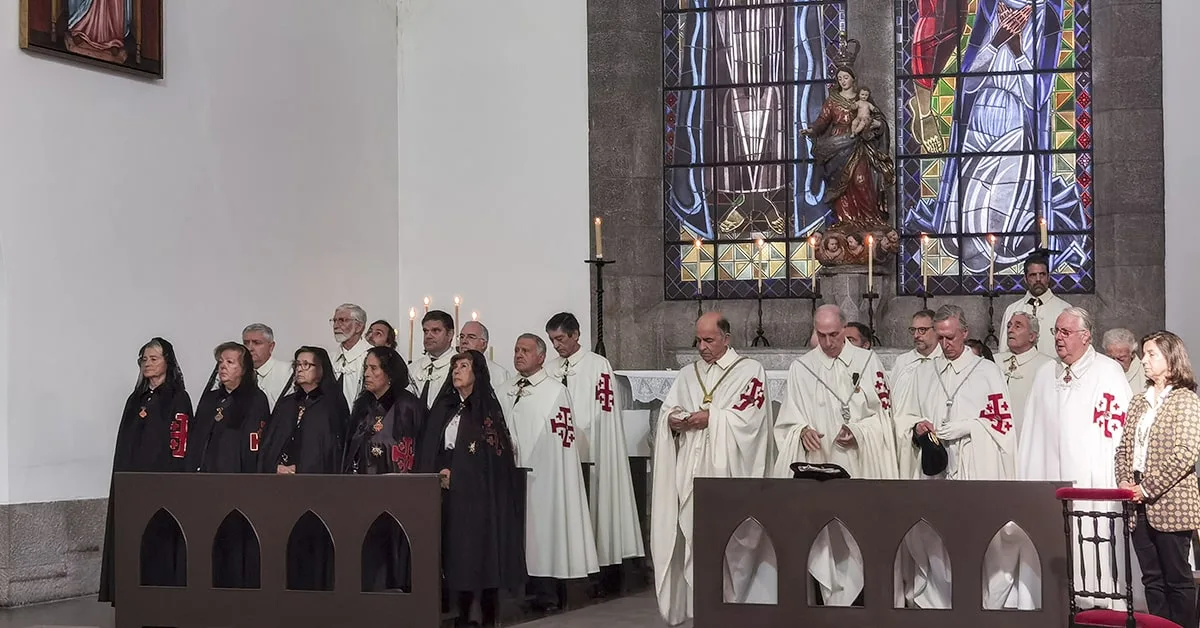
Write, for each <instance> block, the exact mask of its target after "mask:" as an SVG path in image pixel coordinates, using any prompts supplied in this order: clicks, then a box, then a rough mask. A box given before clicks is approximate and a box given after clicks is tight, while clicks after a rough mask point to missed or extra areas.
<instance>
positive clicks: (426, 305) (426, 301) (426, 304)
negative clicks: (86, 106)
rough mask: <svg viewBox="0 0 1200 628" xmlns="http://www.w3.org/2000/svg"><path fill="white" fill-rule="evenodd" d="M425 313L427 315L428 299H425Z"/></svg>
mask: <svg viewBox="0 0 1200 628" xmlns="http://www.w3.org/2000/svg"><path fill="white" fill-rule="evenodd" d="M425 313H426V314H428V313H429V297H425Z"/></svg>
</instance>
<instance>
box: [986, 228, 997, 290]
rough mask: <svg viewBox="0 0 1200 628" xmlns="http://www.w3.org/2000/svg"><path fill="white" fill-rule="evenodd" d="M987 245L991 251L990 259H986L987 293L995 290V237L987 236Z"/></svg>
mask: <svg viewBox="0 0 1200 628" xmlns="http://www.w3.org/2000/svg"><path fill="white" fill-rule="evenodd" d="M987 239H988V245H989V247H990V248H991V249H992V255H991V258H990V259H988V292H992V291H993V290H995V289H996V236H994V235H992V234H990V233H989V234H988V237H987Z"/></svg>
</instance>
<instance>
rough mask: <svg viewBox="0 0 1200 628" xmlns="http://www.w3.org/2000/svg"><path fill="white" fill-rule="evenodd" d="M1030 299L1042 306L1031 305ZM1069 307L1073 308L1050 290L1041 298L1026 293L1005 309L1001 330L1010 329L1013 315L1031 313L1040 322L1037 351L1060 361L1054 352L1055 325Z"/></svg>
mask: <svg viewBox="0 0 1200 628" xmlns="http://www.w3.org/2000/svg"><path fill="white" fill-rule="evenodd" d="M1030 299H1040V300H1041V305H1036V306H1035V305H1034V304H1031V303H1030V302H1029V300H1030ZM1069 307H1071V304H1070V303H1067V302H1066V301H1063V300H1062V299H1060V298H1058V297H1057V296H1056V295H1055V294H1054V293H1053V292H1050V291H1049V290H1046V291H1045V292H1044V293H1042V296H1040V297H1035V296H1033V295H1032V294H1029V292H1028V291H1026V292H1025V294H1023V295H1021V297H1020V298H1019V299H1017V301H1016V302H1015V303H1012V304H1010V305H1009V306H1008V307H1007V308H1005V309H1004V319H1003V320H1002V321H1000V329H1002V330H1003V329H1008V320H1009V319H1010V318H1012V315H1013V314H1016V313H1017V312H1029V313H1030V314H1032V315H1033V317H1034V318H1036V319H1037V320H1038V339H1037V350H1038V351H1041V352H1042V353H1044V354H1046V355H1048V356H1050V357H1051V358H1054V359H1058V354H1057V353H1055V351H1054V323H1055V321H1057V320H1058V315H1059V314H1062V313H1063V310H1065V309H1067V308H1069Z"/></svg>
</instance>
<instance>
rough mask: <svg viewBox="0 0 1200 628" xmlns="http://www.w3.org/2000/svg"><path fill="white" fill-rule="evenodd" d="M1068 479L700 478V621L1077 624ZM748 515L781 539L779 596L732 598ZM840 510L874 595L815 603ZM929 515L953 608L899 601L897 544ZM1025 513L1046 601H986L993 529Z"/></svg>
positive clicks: (774, 627) (822, 625)
mask: <svg viewBox="0 0 1200 628" xmlns="http://www.w3.org/2000/svg"><path fill="white" fill-rule="evenodd" d="M1065 485H1066V484H1064V483H1060V482H982V481H978V482H977V481H971V482H955V481H941V482H934V481H919V480H917V481H906V480H905V481H902V480H892V481H883V480H832V481H828V482H817V481H812V480H794V479H787V480H784V479H751V478H746V479H740V478H735V479H718V478H704V479H700V478H698V479H696V483H695V500H696V507H695V518H694V535H695V536H694V538H695V545H694V547H695V555H694V556H695V563H694V564H695V582H696V589H695V628H729V627H730V626H741V627H750V626H753V627H754V628H785V627H787V628H792V627H794V626H804V627H805V628H848V627H854V628H876V627H880V628H882V627H887V628H964V627H969V628H1017V627H1020V628H1059V627H1061V626H1063V625H1065V623H1066V618H1067V615H1068V605H1067V591H1066V583H1067V580H1066V579H1067V560H1068V559H1069V553H1068V548H1067V542H1066V538H1065V537H1064V532H1063V525H1064V524H1063V515H1062V504H1061V503H1060V502H1059V501H1058V500H1057V499H1055V496H1054V491H1055V490H1056V489H1057V488H1059V487H1061V486H1065ZM747 518H754V519H756V520H757V521H758V522H759V523H760V524H761V525H762V527H763V529H764V530H765V531H766V533H767V534H768V535H769V538H770V539H771V542H772V543H773V545H774V549H775V555H776V558H777V564H778V578H779V590H778V601H779V603H778V604H776V605H755V604H727V603H725V602H724V601H723V566H724V559H725V547H726V544H727V543H728V542H729V538H730V535H731V534H732V533H733V532H734V530H736V529H737V527H738V526H739V525H740V524H741V523H742V522H743V521H744V520H746V519H747ZM834 519H838V520H840V521H841V522H842V524H843V525H845V527H846V529H847V530H849V532H850V533H851V534H852V535H853V536H854V539H855V540H856V541H857V542H858V546H859V548H860V550H861V551H862V556H863V563H864V564H863V578H864V585H863V606H862V607H854V608H845V607H841V608H839V607H823V606H810V605H809V601H808V587H809V575H808V555H809V550H810V548H811V547H812V543H813V540H814V539H815V538H816V537H817V534H818V533H819V532H820V531H821V529H822V528H824V527H825V525H826V524H828V523H829V522H830V521H832V520H834ZM921 520H925V521H926V522H927V523H928V524H929V525H930V526H931V527H932V528H933V529H934V530H935V531H937V532H938V534H940V535H941V537H942V541H943V542H944V543H945V547H946V551H947V553H948V554H949V556H950V563H951V574H952V576H951V583H952V587H953V592H952V604H951V605H952V607H953V608H951V609H928V610H926V609H904V608H899V609H898V608H894V593H893V587H894V578H895V575H894V572H895V560H896V550H897V548H898V547H899V546H900V543H901V541H902V540H903V539H904V536H905V535H906V534H907V533H908V531H909V529H911V528H912V527H913V526H914V525H915V524H916V523H918V522H919V521H921ZM1009 521H1013V522H1015V523H1017V524H1018V525H1019V526H1021V528H1022V529H1023V530H1024V531H1025V533H1026V534H1027V535H1028V536H1029V539H1030V541H1032V543H1033V545H1034V546H1035V547H1036V548H1037V551H1038V555H1039V559H1040V563H1041V575H1042V606H1041V609H1040V610H1035V611H1016V610H990V611H989V610H984V609H983V602H982V590H983V559H984V554H985V553H986V551H987V548H988V544H989V543H990V542H991V540H992V537H993V536H994V535H995V534H996V532H997V531H999V530H1000V529H1001V528H1002V527H1003V526H1004V525H1005V524H1006V523H1008V522H1009Z"/></svg>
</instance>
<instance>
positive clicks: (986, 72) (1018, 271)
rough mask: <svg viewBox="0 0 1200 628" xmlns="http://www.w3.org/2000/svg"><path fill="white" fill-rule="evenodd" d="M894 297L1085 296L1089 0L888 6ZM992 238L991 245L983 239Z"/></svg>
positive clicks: (1090, 284) (932, 1)
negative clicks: (1045, 268) (1041, 288)
mask: <svg viewBox="0 0 1200 628" xmlns="http://www.w3.org/2000/svg"><path fill="white" fill-rule="evenodd" d="M896 16H897V24H896V29H897V30H896V35H897V37H896V42H897V44H896V46H897V50H896V99H897V102H896V119H897V125H896V126H897V157H896V169H897V179H898V181H897V188H898V189H897V196H898V205H899V209H898V211H897V214H898V224H897V225H896V226H897V228H898V230H899V231H900V233H901V255H900V259H899V271H898V273H899V274H898V292H899V293H900V294H907V295H921V294H979V293H985V292H987V291H988V289H989V283H988V276H989V268H990V267H992V265H994V272H995V290H996V291H999V292H1007V293H1019V292H1022V291H1023V290H1024V288H1023V287H1022V286H1021V283H1020V281H1021V275H1022V263H1023V261H1024V259H1025V257H1026V256H1028V255H1029V254H1030V253H1031V252H1032V251H1034V250H1035V249H1038V248H1044V249H1049V250H1051V251H1053V253H1052V255H1051V265H1050V266H1051V268H1050V270H1051V274H1052V284H1051V287H1052V289H1053V290H1054V291H1055V292H1060V293H1073V292H1074V293H1078V292H1092V291H1094V289H1095V268H1094V260H1093V247H1094V241H1093V225H1092V218H1093V202H1094V197H1093V193H1092V128H1091V127H1092V114H1091V107H1092V76H1091V7H1090V2H1089V0H1036V1H1035V0H896ZM989 235H990V236H993V238H994V240H992V239H989V237H988V236H989Z"/></svg>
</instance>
